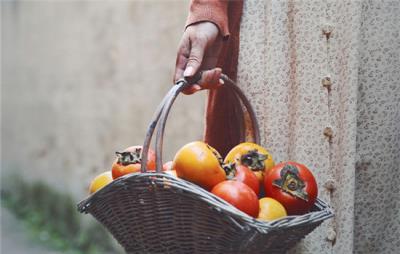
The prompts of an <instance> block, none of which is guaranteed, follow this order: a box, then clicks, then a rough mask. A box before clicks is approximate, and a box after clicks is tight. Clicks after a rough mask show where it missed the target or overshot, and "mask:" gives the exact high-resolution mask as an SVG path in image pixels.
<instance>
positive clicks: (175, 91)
mask: <svg viewBox="0 0 400 254" xmlns="http://www.w3.org/2000/svg"><path fill="white" fill-rule="evenodd" d="M200 78H201V74H200V75H199V76H197V78H195V79H194V80H190V81H187V80H185V79H181V80H179V81H178V82H177V83H176V84H175V85H174V86H173V87H172V88H171V89H170V90H169V91H168V93H167V95H166V96H165V97H164V99H163V100H162V102H161V103H160V105H159V106H158V108H157V110H156V113H155V114H154V116H153V119H152V121H151V123H150V125H149V127H148V130H147V133H146V137H145V140H144V144H143V151H142V154H147V153H148V151H149V147H150V143H151V139H152V136H153V134H154V130H155V128H156V126H157V123H158V129H157V134H156V147H155V152H156V171H157V172H158V173H160V172H161V170H162V165H163V164H162V147H163V138H164V131H165V125H166V122H167V118H168V114H169V111H170V110H171V107H172V105H173V103H174V102H175V99H176V97H178V95H179V94H180V93H181V92H182V90H183V89H185V88H186V87H187V86H189V85H191V84H193V83H195V82H196V81H198V80H199V79H200ZM221 79H222V80H223V81H224V86H226V87H229V89H232V90H233V91H234V93H235V95H236V96H237V98H238V99H239V100H240V101H241V102H242V104H243V105H244V107H245V108H246V110H247V112H248V114H249V117H250V120H251V124H252V128H253V135H254V141H255V142H256V143H257V144H260V134H259V128H258V122H257V119H256V117H255V113H254V110H253V108H252V107H251V104H250V102H249V100H248V99H247V98H246V96H245V95H244V93H243V92H242V91H241V90H240V88H239V87H238V86H237V85H236V84H235V82H233V81H232V80H231V79H230V78H229V77H228V76H226V75H225V74H221ZM146 164H147V156H143V158H142V164H141V169H140V171H141V172H142V173H144V172H146Z"/></svg>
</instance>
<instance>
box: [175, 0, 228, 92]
mask: <svg viewBox="0 0 400 254" xmlns="http://www.w3.org/2000/svg"><path fill="white" fill-rule="evenodd" d="M227 11H228V1H227V0H192V1H191V3H190V10H189V15H188V18H187V21H186V29H185V31H184V33H183V36H182V39H181V41H180V44H179V47H178V53H177V58H176V66H175V74H174V81H177V80H178V79H180V78H183V77H186V78H189V77H193V76H194V75H195V74H196V73H197V72H198V71H200V70H206V71H204V72H203V75H202V79H201V80H200V81H198V82H197V83H196V84H193V85H192V86H191V87H189V88H187V89H186V90H185V91H184V93H186V94H192V93H194V92H196V91H199V90H202V89H209V88H212V87H217V86H218V85H220V84H222V83H223V82H222V80H220V79H219V77H220V74H221V69H220V68H215V67H216V64H217V60H218V56H219V53H220V51H221V48H222V44H223V41H224V40H226V39H227V38H228V37H229V28H228V17H227Z"/></svg>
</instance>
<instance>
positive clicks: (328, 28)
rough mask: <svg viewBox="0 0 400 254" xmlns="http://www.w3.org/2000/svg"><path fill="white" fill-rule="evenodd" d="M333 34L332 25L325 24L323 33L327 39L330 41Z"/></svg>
mask: <svg viewBox="0 0 400 254" xmlns="http://www.w3.org/2000/svg"><path fill="white" fill-rule="evenodd" d="M332 32H333V25H331V24H325V25H324V26H323V27H322V33H323V34H324V35H325V37H326V39H327V40H329V39H330V38H331V36H332Z"/></svg>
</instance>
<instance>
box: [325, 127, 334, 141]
mask: <svg viewBox="0 0 400 254" xmlns="http://www.w3.org/2000/svg"><path fill="white" fill-rule="evenodd" d="M324 135H325V137H327V138H328V140H329V142H332V138H333V130H332V128H331V127H326V128H325V129H324Z"/></svg>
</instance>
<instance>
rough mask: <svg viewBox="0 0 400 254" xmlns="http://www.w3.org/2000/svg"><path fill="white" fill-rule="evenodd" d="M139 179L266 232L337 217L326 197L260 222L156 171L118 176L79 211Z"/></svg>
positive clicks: (225, 203)
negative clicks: (296, 212)
mask: <svg viewBox="0 0 400 254" xmlns="http://www.w3.org/2000/svg"><path fill="white" fill-rule="evenodd" d="M137 181H148V183H149V185H150V186H151V185H153V186H165V184H168V187H169V188H171V191H173V192H185V193H186V194H189V195H191V194H193V196H194V197H195V198H198V199H201V200H202V201H204V202H206V203H208V205H210V208H211V209H215V210H216V211H218V212H219V213H221V214H224V215H227V216H229V217H230V218H229V219H230V220H231V221H232V222H233V223H235V224H237V225H238V226H239V227H241V228H246V227H251V228H256V229H257V231H260V232H264V233H266V232H270V231H272V230H282V229H286V228H289V227H297V226H304V225H308V224H313V223H321V222H322V221H324V220H326V219H329V218H331V217H333V216H334V213H333V211H332V209H331V207H329V205H328V204H327V203H325V202H324V201H323V200H321V199H319V198H317V200H316V202H315V205H314V207H313V209H314V210H315V211H311V212H309V213H306V214H303V215H290V216H286V217H283V218H280V219H277V220H273V221H270V222H265V221H260V220H257V219H255V218H253V217H251V216H249V215H247V214H246V213H244V212H242V211H240V210H238V209H237V208H236V207H234V206H232V205H231V204H229V203H228V202H226V201H225V200H223V199H221V198H219V197H217V196H216V195H214V194H212V193H211V192H209V191H207V190H205V189H203V188H201V187H200V186H198V185H196V184H194V183H191V182H188V181H186V180H184V179H180V178H177V177H174V176H172V175H169V174H167V173H156V172H148V173H140V172H138V173H131V174H127V175H124V176H122V177H120V178H118V179H115V180H114V181H112V182H111V183H109V184H108V185H106V186H105V187H103V188H102V189H100V190H98V191H97V192H95V193H93V194H91V195H90V196H88V197H87V198H85V199H84V200H82V201H81V202H79V203H78V205H77V208H78V211H79V212H81V213H90V206H91V205H92V204H93V203H95V202H96V201H98V200H102V199H106V198H107V196H109V194H110V193H111V192H114V189H115V188H124V186H125V185H126V184H130V183H134V182H137Z"/></svg>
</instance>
